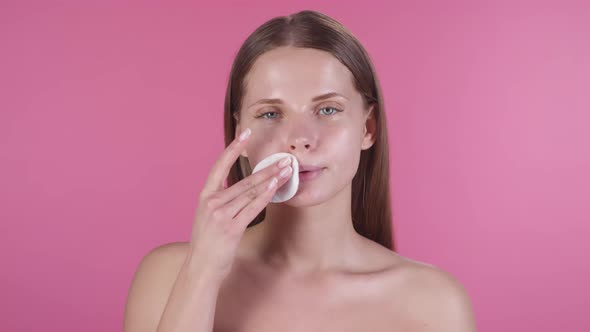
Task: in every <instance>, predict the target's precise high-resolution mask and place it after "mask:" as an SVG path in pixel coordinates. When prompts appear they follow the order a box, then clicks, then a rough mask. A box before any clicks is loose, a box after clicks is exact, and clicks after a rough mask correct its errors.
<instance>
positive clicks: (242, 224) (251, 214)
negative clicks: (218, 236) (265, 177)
mask: <svg viewBox="0 0 590 332" xmlns="http://www.w3.org/2000/svg"><path fill="white" fill-rule="evenodd" d="M273 179H276V178H274V177H273V178H272V179H271V180H269V181H268V183H271V182H272V180H273ZM277 181H278V179H277ZM278 188H279V186H278V183H277V184H276V185H275V186H274V187H272V188H269V186H268V184H267V186H266V190H265V191H264V192H262V193H261V194H260V195H258V196H257V197H256V198H254V199H253V200H251V201H249V202H246V204H245V206H244V207H243V208H242V209H241V211H239V212H238V214H237V215H236V217H235V218H234V220H233V222H234V223H235V224H236V227H239V228H240V230H242V231H243V230H244V229H246V227H248V224H249V223H250V222H252V220H254V218H256V216H257V215H258V214H259V213H260V212H261V211H262V210H263V209H264V208H265V207H266V206H267V205H268V203H270V201H271V200H272V196H273V195H274V194H275V192H276V191H277V189H278ZM239 200H240V201H242V202H243V197H240V198H239Z"/></svg>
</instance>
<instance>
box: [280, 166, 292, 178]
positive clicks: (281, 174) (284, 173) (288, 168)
mask: <svg viewBox="0 0 590 332" xmlns="http://www.w3.org/2000/svg"><path fill="white" fill-rule="evenodd" d="M289 173H291V166H289V167H287V168H285V169H284V170H282V171H281V173H279V175H280V176H281V177H282V178H284V177H286V176H287V175H289Z"/></svg>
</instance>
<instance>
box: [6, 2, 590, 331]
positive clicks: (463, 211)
mask: <svg viewBox="0 0 590 332" xmlns="http://www.w3.org/2000/svg"><path fill="white" fill-rule="evenodd" d="M250 3H251V2H250V1H239V2H230V1H212V2H211V4H204V3H199V2H188V1H187V2H166V3H164V2H155V1H136V2H134V3H130V2H123V1H111V2H110V3H109V2H104V1H101V2H98V1H96V2H89V1H86V2H85V3H84V2H82V1H13V2H7V1H3V2H2V5H1V9H0V27H1V28H0V40H1V41H2V46H1V49H2V51H0V57H1V59H0V60H1V61H0V73H1V74H0V80H1V81H0V84H1V85H0V103H1V104H0V108H1V109H0V167H1V170H2V172H1V174H0V204H1V205H0V218H1V219H0V220H1V223H0V227H1V229H0V234H1V235H0V236H1V238H0V245H1V248H0V249H1V255H2V267H1V269H2V272H1V273H0V278H1V283H0V294H2V295H1V299H2V300H0V304H1V306H2V307H1V308H0V310H1V312H2V314H1V316H2V317H3V318H1V319H0V330H2V331H87V332H91V331H117V330H121V328H122V319H123V309H124V304H125V300H126V296H127V290H128V288H129V284H130V281H131V278H132V276H133V273H134V271H135V269H136V267H137V264H138V263H139V260H140V259H141V258H142V257H143V255H145V254H146V253H147V252H148V251H149V250H150V249H152V248H154V247H155V246H158V245H160V244H163V243H168V242H173V241H187V240H188V238H189V235H190V230H191V227H192V221H193V220H192V218H193V213H194V210H195V208H196V206H195V203H196V197H197V195H198V192H199V191H200V188H201V186H202V184H203V183H204V180H205V178H206V176H207V174H208V171H209V169H210V167H211V165H212V164H213V162H214V160H215V159H216V158H217V156H218V155H219V153H220V152H221V151H222V149H223V136H222V105H223V96H224V92H225V84H226V79H227V74H228V72H229V69H230V65H231V61H232V59H233V56H234V55H235V53H236V51H237V49H238V47H239V45H240V44H241V43H242V42H243V40H244V39H245V38H246V36H247V35H248V34H249V33H250V32H251V31H252V30H253V29H254V28H255V27H257V26H258V25H260V24H262V23H263V22H264V21H266V20H267V19H270V18H271V17H274V16H277V15H284V14H289V13H292V12H295V11H298V10H301V9H316V10H320V11H322V12H324V13H326V14H328V15H330V16H332V17H334V18H336V19H337V20H339V21H340V22H342V23H343V24H344V25H345V26H347V27H348V28H349V29H350V30H352V31H353V33H354V34H355V35H356V36H357V37H358V38H359V39H360V40H361V42H362V43H363V44H364V45H365V47H366V48H367V50H368V51H369V53H370V55H371V57H372V59H373V60H374V63H375V66H376V69H377V72H378V74H379V76H380V79H381V84H382V87H383V92H384V95H385V103H386V111H387V116H388V121H389V122H388V127H389V135H390V142H391V159H392V169H391V176H392V178H391V183H392V190H393V193H392V194H393V202H392V204H393V209H394V228H395V230H396V241H397V243H398V246H399V253H400V254H402V255H404V256H406V257H410V258H412V259H416V260H421V261H424V262H428V263H431V264H434V265H437V266H439V267H440V268H443V269H445V270H447V271H449V272H451V273H452V274H454V275H455V276H456V277H457V278H458V279H459V280H460V281H461V282H462V283H463V284H464V285H465V287H466V289H467V290H468V292H469V294H470V296H471V298H472V302H473V305H474V309H475V314H476V319H477V323H478V328H479V331H589V330H590V315H588V307H589V305H590V295H589V294H590V290H589V288H590V287H589V285H588V281H589V280H590V266H589V263H588V261H589V260H588V258H587V257H586V253H588V252H589V251H590V241H588V235H590V234H589V233H590V232H589V231H590V226H589V225H590V133H589V131H588V127H589V124H590V115H589V112H590V97H589V96H588V95H589V91H590V88H589V86H590V63H589V61H590V60H589V59H590V38H589V33H590V5H589V3H588V2H587V1H579V2H564V1H554V2H551V3H550V2H543V3H541V2H538V1H535V2H530V3H525V2H522V1H520V2H514V1H510V2H508V1H503V2H493V1H487V2H478V3H477V4H476V3H475V2H473V1H465V2H458V1H452V2H449V1H445V2H444V4H442V2H441V1H428V2H425V1H418V2H411V1H408V3H411V4H408V3H403V4H402V3H401V2H387V3H386V2H383V3H380V2H374V1H366V0H364V1H360V2H343V1H339V2H337V3H336V2H325V3H322V2H318V1H317V0H314V1H298V2H296V3H295V2H294V3H292V4H277V2H276V1H266V2H257V5H256V6H254V5H251V4H250Z"/></svg>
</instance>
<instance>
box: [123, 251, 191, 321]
mask: <svg viewBox="0 0 590 332" xmlns="http://www.w3.org/2000/svg"><path fill="white" fill-rule="evenodd" d="M188 248H189V246H188V243H187V242H174V243H168V244H164V245H160V246H158V247H156V248H154V249H152V250H150V251H149V252H148V253H147V254H146V255H145V256H144V257H143V258H142V259H141V261H140V262H139V264H138V266H137V269H136V271H135V274H134V275H133V280H132V281H131V285H130V287H129V291H128V294H127V301H126V304H125V317H124V324H123V325H124V328H123V331H125V332H131V331H155V330H156V328H157V325H158V323H159V319H160V317H161V315H162V313H163V311H164V308H165V307H166V303H167V301H168V297H169V295H170V292H171V291H172V287H173V286H174V283H175V281H176V278H177V276H178V272H179V271H180V269H181V267H182V264H183V263H184V260H185V258H186V254H187V253H188Z"/></svg>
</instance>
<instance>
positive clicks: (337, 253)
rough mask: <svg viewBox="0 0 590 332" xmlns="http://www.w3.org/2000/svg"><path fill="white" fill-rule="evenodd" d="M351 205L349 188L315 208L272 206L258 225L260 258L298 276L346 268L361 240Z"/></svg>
mask: <svg viewBox="0 0 590 332" xmlns="http://www.w3.org/2000/svg"><path fill="white" fill-rule="evenodd" d="M350 202H351V187H350V186H348V187H346V188H344V189H343V190H341V191H340V192H339V193H338V194H336V195H334V196H333V197H332V198H331V199H330V200H328V201H326V202H323V203H322V204H319V205H315V206H307V207H292V206H288V205H286V204H270V205H268V206H267V209H266V217H265V219H264V220H263V221H262V222H261V223H260V224H258V225H257V226H256V228H257V232H256V233H257V236H256V238H257V241H256V242H257V247H258V250H257V251H258V253H259V255H260V257H261V258H262V259H263V261H265V262H267V263H268V264H270V265H272V266H276V267H279V268H280V269H282V270H287V271H290V272H294V273H296V274H309V273H312V272H317V271H325V270H332V269H339V268H342V267H344V266H345V265H346V261H345V260H346V259H350V258H351V257H353V255H354V252H356V251H357V250H356V249H355V248H357V246H358V245H359V241H358V238H359V237H360V235H359V234H358V233H356V231H355V230H354V227H353V225H352V215H351V209H350ZM343 207H346V208H343Z"/></svg>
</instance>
